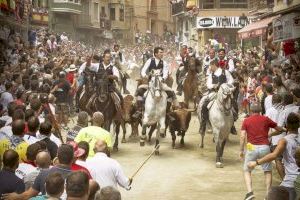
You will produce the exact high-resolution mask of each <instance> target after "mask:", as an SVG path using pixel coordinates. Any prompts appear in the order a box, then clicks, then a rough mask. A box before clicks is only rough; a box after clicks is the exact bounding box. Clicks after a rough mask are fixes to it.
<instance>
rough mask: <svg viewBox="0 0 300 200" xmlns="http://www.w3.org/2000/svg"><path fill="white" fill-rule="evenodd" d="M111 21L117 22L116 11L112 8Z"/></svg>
mask: <svg viewBox="0 0 300 200" xmlns="http://www.w3.org/2000/svg"><path fill="white" fill-rule="evenodd" d="M109 19H110V20H116V10H115V8H110V14H109Z"/></svg>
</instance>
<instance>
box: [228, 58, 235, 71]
mask: <svg viewBox="0 0 300 200" xmlns="http://www.w3.org/2000/svg"><path fill="white" fill-rule="evenodd" d="M228 71H229V72H231V73H232V72H234V71H235V67H234V62H233V59H229V61H228Z"/></svg>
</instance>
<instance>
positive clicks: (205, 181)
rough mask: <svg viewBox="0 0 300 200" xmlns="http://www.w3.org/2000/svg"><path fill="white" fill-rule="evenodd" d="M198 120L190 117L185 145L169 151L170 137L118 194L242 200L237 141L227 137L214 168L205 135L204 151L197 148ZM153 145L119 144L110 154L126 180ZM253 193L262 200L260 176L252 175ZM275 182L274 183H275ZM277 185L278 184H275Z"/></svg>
mask: <svg viewBox="0 0 300 200" xmlns="http://www.w3.org/2000/svg"><path fill="white" fill-rule="evenodd" d="M198 126H199V125H198V120H197V118H196V116H193V118H192V121H191V124H190V128H189V130H188V133H187V135H186V140H185V141H186V145H185V146H184V147H180V145H179V144H177V148H176V149H172V147H171V137H170V134H168V135H167V138H165V139H163V140H162V142H161V148H160V155H159V156H153V157H152V158H151V159H150V160H149V162H148V163H147V164H146V165H145V167H144V168H143V169H142V171H141V172H140V173H139V174H138V175H137V176H136V178H135V179H134V181H133V185H132V190H131V191H125V190H121V191H122V195H123V197H124V199H125V200H128V199H143V200H153V199H164V200H173V199H176V200H179V199H199V200H202V199H203V200H205V199H214V200H218V199H220V200H221V199H232V200H241V199H243V198H244V195H245V193H246V188H245V184H244V180H243V174H242V162H241V161H239V159H238V152H239V137H238V136H232V135H231V136H230V141H229V142H228V145H227V146H226V147H225V152H224V165H225V166H224V168H223V169H216V168H215V150H214V149H215V146H214V144H213V142H212V135H211V134H208V135H207V137H206V138H205V139H206V142H205V145H206V146H205V147H204V149H200V148H199V147H198V143H199V141H200V135H199V134H198V133H197V132H198ZM152 150H153V145H152V146H150V145H146V146H145V147H140V146H139V144H138V141H130V140H129V141H128V142H127V143H126V144H120V146H119V152H118V153H114V154H113V158H116V159H117V160H118V161H119V162H120V163H121V164H122V166H123V167H124V170H125V173H126V175H128V176H130V175H131V174H132V173H133V172H134V171H135V169H136V168H137V167H138V166H139V164H140V163H141V162H142V161H143V160H144V159H145V158H146V157H147V156H148V154H150V153H151V151H152ZM253 180H254V193H255V195H256V197H257V199H263V198H264V182H263V173H262V171H261V170H260V168H257V169H256V170H255V173H254V179H253ZM275 181H276V180H275ZM276 182H278V181H276Z"/></svg>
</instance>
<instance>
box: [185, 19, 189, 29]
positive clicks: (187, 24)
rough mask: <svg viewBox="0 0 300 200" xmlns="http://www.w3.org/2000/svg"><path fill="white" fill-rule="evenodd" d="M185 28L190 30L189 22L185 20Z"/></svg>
mask: <svg viewBox="0 0 300 200" xmlns="http://www.w3.org/2000/svg"><path fill="white" fill-rule="evenodd" d="M185 30H186V31H188V30H189V22H188V21H185Z"/></svg>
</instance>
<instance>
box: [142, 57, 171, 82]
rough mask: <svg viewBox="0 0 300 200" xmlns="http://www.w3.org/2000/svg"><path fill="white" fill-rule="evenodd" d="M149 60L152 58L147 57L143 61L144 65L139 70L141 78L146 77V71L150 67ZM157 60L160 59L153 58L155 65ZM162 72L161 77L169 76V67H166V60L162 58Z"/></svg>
mask: <svg viewBox="0 0 300 200" xmlns="http://www.w3.org/2000/svg"><path fill="white" fill-rule="evenodd" d="M151 60H152V58H149V59H148V60H147V61H146V62H145V64H144V67H143V68H142V70H141V75H142V77H143V78H145V77H147V73H148V69H149V67H150V63H151ZM159 61H160V60H159V59H157V58H155V65H156V66H157V65H158V63H159ZM162 73H163V79H164V80H166V79H167V78H168V76H169V68H168V65H167V63H166V61H164V60H163V71H162Z"/></svg>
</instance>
